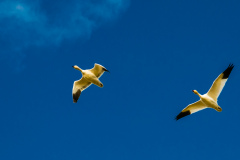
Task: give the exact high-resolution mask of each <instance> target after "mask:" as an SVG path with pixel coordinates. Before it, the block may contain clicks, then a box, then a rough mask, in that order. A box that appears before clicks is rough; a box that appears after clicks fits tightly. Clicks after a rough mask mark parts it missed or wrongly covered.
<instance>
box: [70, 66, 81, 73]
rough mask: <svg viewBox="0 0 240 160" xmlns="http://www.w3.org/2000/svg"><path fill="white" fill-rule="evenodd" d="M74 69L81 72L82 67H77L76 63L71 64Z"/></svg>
mask: <svg viewBox="0 0 240 160" xmlns="http://www.w3.org/2000/svg"><path fill="white" fill-rule="evenodd" d="M72 67H73V68H74V69H76V70H79V71H81V72H82V69H81V68H79V67H78V66H77V65H74V66H72Z"/></svg>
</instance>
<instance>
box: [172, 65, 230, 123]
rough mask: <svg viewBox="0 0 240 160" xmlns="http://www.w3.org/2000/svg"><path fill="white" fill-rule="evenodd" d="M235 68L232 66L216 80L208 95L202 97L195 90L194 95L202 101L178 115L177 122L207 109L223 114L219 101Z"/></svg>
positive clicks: (191, 105)
mask: <svg viewBox="0 0 240 160" xmlns="http://www.w3.org/2000/svg"><path fill="white" fill-rule="evenodd" d="M233 67H234V66H233V64H230V65H229V66H228V68H227V69H226V70H225V71H224V72H222V73H221V74H220V75H219V76H218V77H217V78H216V79H215V81H214V82H213V84H212V86H211V88H210V89H209V91H208V92H207V93H206V94H204V95H201V94H199V93H198V91H196V90H193V93H195V94H196V95H198V96H199V97H200V100H199V101H197V102H195V103H192V104H189V105H188V106H187V107H186V108H184V109H183V110H182V111H181V112H180V113H179V114H178V115H177V117H176V120H178V119H180V118H182V117H185V116H187V115H190V114H193V113H195V112H198V111H200V110H203V109H205V108H213V109H215V110H216V111H218V112H221V111H222V108H221V107H220V106H219V105H218V103H217V99H218V96H219V95H220V93H221V91H222V89H223V87H224V85H225V83H226V82H227V80H228V77H229V75H230V73H231V71H232V69H233Z"/></svg>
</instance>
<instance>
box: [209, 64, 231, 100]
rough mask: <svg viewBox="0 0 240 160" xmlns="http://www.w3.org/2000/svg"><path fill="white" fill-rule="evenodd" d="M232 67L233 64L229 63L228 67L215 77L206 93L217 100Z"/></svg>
mask: <svg viewBox="0 0 240 160" xmlns="http://www.w3.org/2000/svg"><path fill="white" fill-rule="evenodd" d="M233 67H234V66H233V64H230V65H229V66H228V68H227V69H226V70H225V71H224V72H223V73H221V74H220V75H219V76H218V77H217V78H216V79H215V81H214V82H213V84H212V86H211V88H210V89H209V91H208V92H207V95H208V96H210V97H211V98H213V99H214V100H215V101H217V99H218V96H219V95H220V93H221V91H222V89H223V87H224V86H225V83H226V82H227V80H228V77H229V75H230V73H231V71H232V69H233Z"/></svg>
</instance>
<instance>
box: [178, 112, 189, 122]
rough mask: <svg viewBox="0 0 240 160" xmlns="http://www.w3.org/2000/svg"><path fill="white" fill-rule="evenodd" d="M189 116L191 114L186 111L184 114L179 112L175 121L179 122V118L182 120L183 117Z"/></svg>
mask: <svg viewBox="0 0 240 160" xmlns="http://www.w3.org/2000/svg"><path fill="white" fill-rule="evenodd" d="M190 114H191V112H190V111H186V112H180V113H179V114H178V115H177V116H176V118H175V119H176V121H177V120H179V119H181V118H183V117H185V116H188V115H190Z"/></svg>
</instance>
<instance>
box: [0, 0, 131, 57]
mask: <svg viewBox="0 0 240 160" xmlns="http://www.w3.org/2000/svg"><path fill="white" fill-rule="evenodd" d="M129 1H130V0H97V1H96V0H68V1H64V0H58V1H49V0H35V1H32V0H11V1H9V0H3V1H1V2H0V26H1V27H0V46H1V48H3V52H2V55H3V56H4V55H5V56H6V55H7V54H9V53H12V54H16V53H18V54H16V55H17V56H16V57H19V53H21V52H22V51H23V50H24V49H26V48H27V47H29V46H31V45H34V46H45V45H49V44H53V45H58V44H60V43H61V42H62V40H63V39H75V38H81V37H82V38H87V37H89V36H90V35H91V33H92V31H93V30H94V29H96V28H98V27H99V26H101V25H102V24H103V23H105V22H108V21H111V20H113V19H115V18H117V17H118V16H119V15H120V14H121V13H122V12H123V11H124V10H125V9H126V8H127V7H128V5H129ZM16 51H17V52H16ZM24 56H25V55H22V56H20V57H24ZM9 57H10V56H9ZM21 59H22V58H21Z"/></svg>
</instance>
